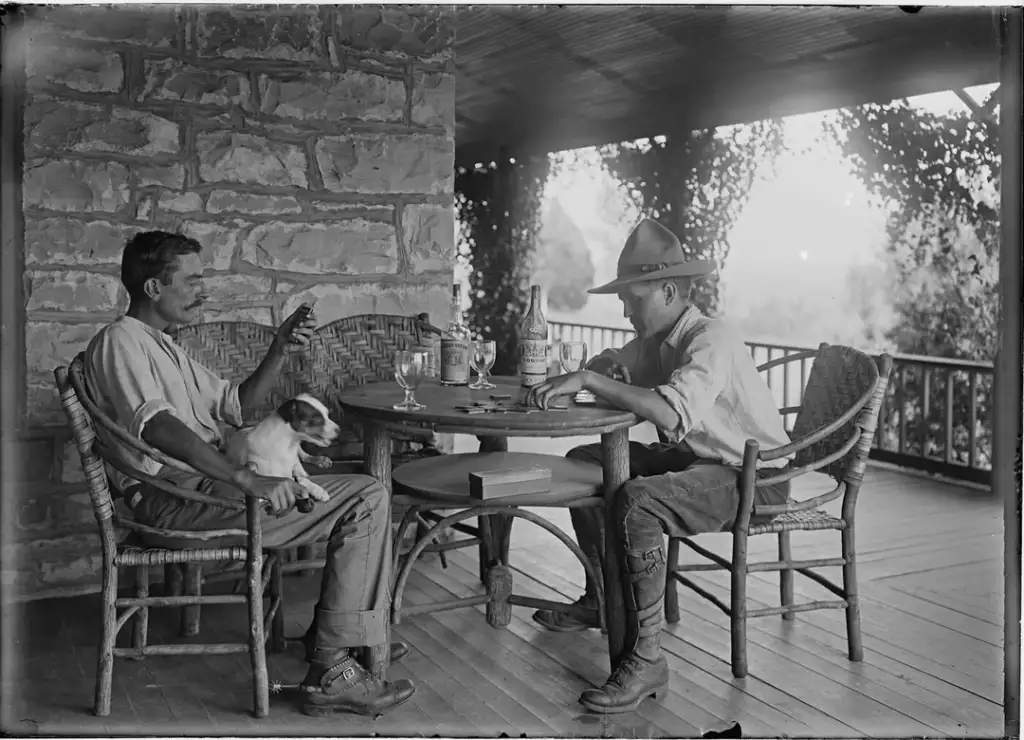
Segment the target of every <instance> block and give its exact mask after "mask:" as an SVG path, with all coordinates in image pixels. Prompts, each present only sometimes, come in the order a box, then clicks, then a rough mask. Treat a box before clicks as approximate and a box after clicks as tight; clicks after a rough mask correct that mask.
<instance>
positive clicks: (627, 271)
mask: <svg viewBox="0 0 1024 740" xmlns="http://www.w3.org/2000/svg"><path fill="white" fill-rule="evenodd" d="M685 264H686V263H685V262H656V263H654V264H646V265H627V266H625V267H624V268H623V269H622V270H619V277H627V276H630V275H645V274H647V273H648V272H658V271H659V270H665V269H667V268H669V267H676V266H678V265H685Z"/></svg>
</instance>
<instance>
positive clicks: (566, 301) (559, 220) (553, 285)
mask: <svg viewBox="0 0 1024 740" xmlns="http://www.w3.org/2000/svg"><path fill="white" fill-rule="evenodd" d="M534 280H536V281H537V283H538V284H540V285H542V286H543V287H544V291H545V293H546V294H547V297H548V308H549V309H553V310H557V311H579V310H580V309H581V308H583V307H584V306H585V305H586V304H587V289H588V288H592V287H593V286H594V262H593V260H592V259H591V257H590V249H589V248H588V247H587V243H586V240H585V239H584V237H583V234H582V232H581V231H580V229H579V227H578V226H576V223H575V222H574V221H573V220H572V217H571V216H570V215H569V214H568V213H566V212H565V209H564V208H563V207H562V205H561V203H559V202H558V201H557V200H554V201H549V202H548V204H547V207H545V208H544V212H543V219H542V225H541V229H540V232H539V234H538V237H537V252H536V264H535V266H534Z"/></svg>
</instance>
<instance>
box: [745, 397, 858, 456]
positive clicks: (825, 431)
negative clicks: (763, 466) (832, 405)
mask: <svg viewBox="0 0 1024 740" xmlns="http://www.w3.org/2000/svg"><path fill="white" fill-rule="evenodd" d="M872 391H873V389H872ZM869 399H870V394H866V395H865V397H862V398H861V399H860V400H859V402H858V403H855V404H854V405H853V406H851V407H850V408H848V409H847V410H846V411H845V412H844V413H843V415H842V416H840V417H838V418H836V419H833V420H832V421H831V422H829V423H828V424H826V425H825V426H822V427H818V428H817V429H815V430H814V431H813V432H811V433H810V434H805V435H804V436H803V437H800V438H799V439H796V440H793V441H792V442H790V443H789V444H788V445H782V446H781V447H773V448H772V449H770V450H761V452H759V453H758V459H759V460H766V461H767V460H778V459H780V458H783V457H789V456H790V455H792V454H794V453H796V452H799V451H800V450H804V449H807V448H808V447H810V446H811V445H815V444H817V443H818V442H820V441H821V440H823V439H825V437H827V436H829V435H830V434H835V433H836V432H837V431H839V430H840V429H842V428H843V426H844V425H845V424H846V423H847V422H849V421H850V419H852V418H854V417H855V416H857V414H859V413H860V411H861V409H862V408H863V407H864V404H865V403H867V402H868V400H869ZM859 436H860V432H859V431H858V432H857V434H856V435H855V436H854V444H855V443H856V440H857V437H859ZM852 447H853V445H852V444H851V445H850V449H852ZM846 452H849V449H848V450H847V451H846ZM843 454H846V453H845V452H844V453H843ZM839 457H842V455H840V456H839ZM834 459H838V458H834Z"/></svg>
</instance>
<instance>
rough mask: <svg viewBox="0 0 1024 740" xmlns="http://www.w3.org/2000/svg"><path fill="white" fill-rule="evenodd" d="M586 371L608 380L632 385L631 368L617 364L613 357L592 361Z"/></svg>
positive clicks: (598, 358) (596, 358)
mask: <svg viewBox="0 0 1024 740" xmlns="http://www.w3.org/2000/svg"><path fill="white" fill-rule="evenodd" d="M586 369H587V370H590V371H591V372H594V373H597V374H598V375H604V376H605V377H606V378H611V379H612V380H617V381H619V382H620V383H625V384H627V385H630V384H631V379H630V375H629V368H628V367H626V366H625V365H623V364H621V363H619V362H616V361H615V360H614V359H613V358H612V357H595V358H594V359H593V360H591V361H590V363H589V364H588V365H587V368H586Z"/></svg>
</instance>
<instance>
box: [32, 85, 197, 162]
mask: <svg viewBox="0 0 1024 740" xmlns="http://www.w3.org/2000/svg"><path fill="white" fill-rule="evenodd" d="M25 128H26V130H27V131H29V136H28V147H27V151H28V153H29V154H30V155H31V154H35V153H37V152H39V151H47V150H56V151H61V150H63V151H73V152H117V153H119V154H132V155H139V156H153V155H157V154H175V153H177V151H178V124H176V123H174V122H173V121H168V120H167V119H166V118H161V117H160V116H155V115H153V114H151V113H144V112H141V111H133V110H128V109H126V108H117V107H114V108H110V107H107V106H98V105H84V104H82V103H73V102H64V101H57V100H52V99H49V98H36V99H35V100H34V101H33V103H32V105H30V106H29V107H28V109H27V110H26V112H25Z"/></svg>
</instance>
